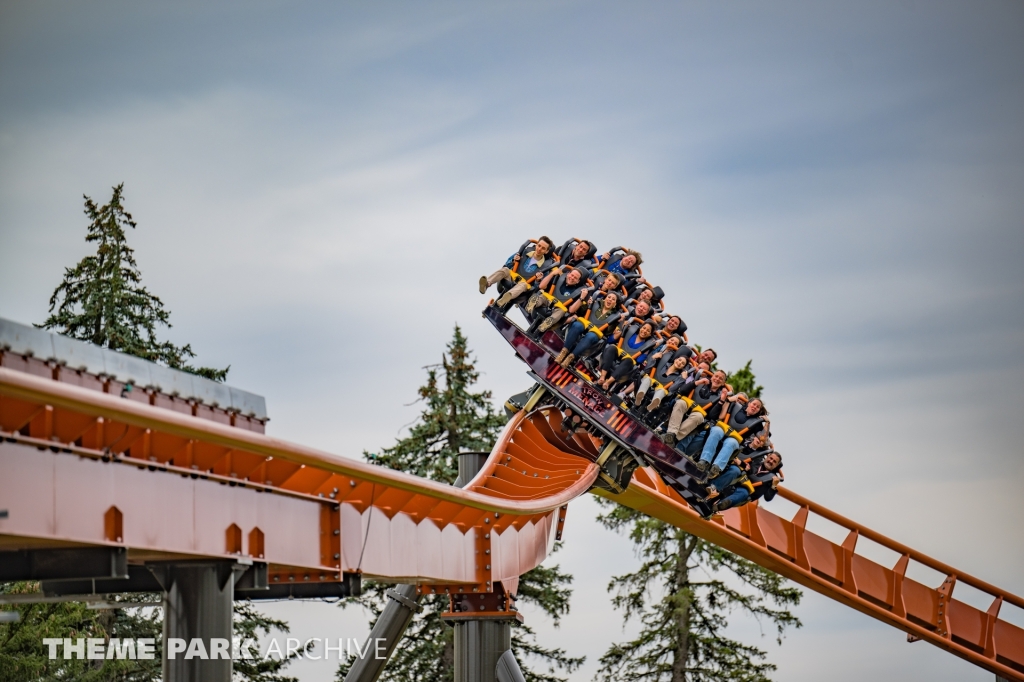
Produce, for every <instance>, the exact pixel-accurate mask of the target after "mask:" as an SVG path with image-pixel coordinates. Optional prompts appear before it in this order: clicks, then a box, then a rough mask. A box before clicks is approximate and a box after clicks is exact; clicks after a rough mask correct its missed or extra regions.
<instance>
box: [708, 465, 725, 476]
mask: <svg viewBox="0 0 1024 682" xmlns="http://www.w3.org/2000/svg"><path fill="white" fill-rule="evenodd" d="M721 473H722V470H721V469H720V468H719V467H718V466H717V465H713V466H712V467H711V471H709V472H708V478H718V476H719V474H721Z"/></svg>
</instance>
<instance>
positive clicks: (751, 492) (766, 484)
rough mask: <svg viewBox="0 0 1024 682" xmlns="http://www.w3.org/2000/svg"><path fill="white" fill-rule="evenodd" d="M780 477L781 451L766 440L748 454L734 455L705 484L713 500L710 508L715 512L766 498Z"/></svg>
mask: <svg viewBox="0 0 1024 682" xmlns="http://www.w3.org/2000/svg"><path fill="white" fill-rule="evenodd" d="M765 440H767V438H766V439H765ZM783 479H784V476H783V475H782V455H780V454H779V453H778V452H776V451H775V450H774V449H773V448H772V447H771V446H770V443H769V444H768V446H767V447H762V448H760V449H759V450H757V451H755V452H754V453H752V454H751V455H750V456H748V457H742V458H736V459H734V460H733V462H732V463H731V464H730V465H729V466H727V467H726V468H725V470H724V471H723V472H722V473H721V474H719V475H718V476H717V477H716V478H715V479H713V480H712V481H711V482H710V483H709V484H708V486H707V491H708V501H711V500H714V502H713V503H712V509H713V510H714V511H716V512H722V511H725V510H726V509H732V508H733V507H742V506H743V505H745V504H747V503H748V502H752V501H753V500H758V499H761V498H764V500H765V501H766V502H769V501H771V500H772V498H774V497H775V494H776V492H777V491H778V488H779V483H781V482H782V480H783Z"/></svg>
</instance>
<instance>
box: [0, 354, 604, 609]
mask: <svg viewBox="0 0 1024 682" xmlns="http://www.w3.org/2000/svg"><path fill="white" fill-rule="evenodd" d="M0 430H2V431H4V432H5V436H4V437H5V438H6V440H7V442H4V443H3V444H2V445H0V466H3V467H4V468H5V469H7V473H8V475H5V476H3V477H0V492H2V493H3V494H4V495H5V496H6V497H7V498H9V499H12V500H14V502H13V503H12V504H7V503H6V502H5V506H7V507H9V511H10V515H9V517H8V518H7V519H2V520H0V546H2V547H4V548H8V549H10V548H18V547H29V546H31V547H43V546H58V545H65V544H100V545H102V544H112V545H117V546H126V547H127V548H128V549H129V558H130V560H152V559H156V558H168V557H181V556H234V555H236V554H237V553H238V552H239V551H240V548H244V542H242V538H250V541H249V545H250V547H249V548H248V551H246V552H245V553H246V554H249V555H251V556H256V557H258V558H265V559H266V560H267V561H268V562H269V563H270V573H271V576H272V580H273V579H276V580H278V581H279V580H309V579H312V580H337V579H339V578H340V572H341V571H342V570H346V571H347V570H353V571H359V572H362V573H364V574H365V575H367V576H369V577H374V576H381V577H389V578H394V579H399V580H408V581H414V582H420V583H431V584H439V585H444V584H446V583H453V584H456V583H457V584H463V585H467V586H470V585H472V586H478V587H480V588H484V589H486V588H488V586H489V584H491V583H493V582H496V581H498V580H506V581H514V580H515V579H516V578H517V577H518V576H519V575H521V574H522V573H525V572H526V571H528V570H530V569H531V568H533V567H535V566H537V565H538V564H539V563H540V562H541V561H543V559H544V558H545V556H546V555H547V553H548V551H550V549H551V547H552V545H553V543H554V538H555V535H556V532H557V524H558V518H559V517H560V515H561V514H562V512H561V511H560V508H561V507H563V506H564V505H566V504H567V503H568V502H569V501H571V500H573V499H575V498H576V497H578V496H579V495H581V494H583V493H584V492H586V491H587V490H588V489H589V488H590V486H591V484H592V483H593V481H594V480H595V479H596V478H597V476H598V467H597V466H596V465H595V464H593V463H592V462H588V461H585V460H582V459H580V458H578V457H576V456H575V455H573V454H571V453H563V452H560V451H558V450H557V449H555V448H554V447H552V446H551V445H549V444H547V443H546V441H544V439H543V438H542V437H541V436H540V435H539V432H538V431H537V429H536V428H535V427H534V426H533V425H532V424H531V423H530V420H527V419H525V418H524V416H523V415H518V416H516V417H515V418H513V419H512V420H511V421H510V422H509V424H508V425H507V426H506V428H505V430H504V431H503V433H502V435H501V437H500V439H499V441H498V444H497V445H496V447H495V450H494V452H493V453H492V455H491V457H490V459H489V461H488V464H487V465H486V466H485V469H484V471H483V472H481V474H480V475H479V476H477V477H476V478H475V479H474V480H473V481H471V482H470V483H469V485H467V486H466V487H465V488H463V489H459V488H454V487H452V486H450V485H445V484H441V483H437V482H433V481H428V480H425V479H422V478H418V477H416V476H411V475H408V474H404V473H402V472H398V471H393V470H390V469H386V468H384V467H379V466H373V465H370V464H366V463H364V462H360V461H357V460H353V459H348V458H343V457H337V456H333V455H330V454H328V453H325V452H321V451H319V450H314V449H312V448H306V447H302V446H298V445H294V444H290V443H286V442H283V441H280V440H277V439H274V438H271V437H269V436H266V435H263V434H260V433H256V432H252V431H247V430H245V429H238V428H233V427H231V426H228V425H224V424H219V423H217V422H214V421H207V420H203V419H198V418H196V417H195V416H192V415H187V414H183V413H179V412H177V411H175V410H172V409H161V408H159V407H156V406H153V405H149V404H145V403H140V402H137V401H134V400H128V399H122V398H119V397H116V396H114V395H110V394H107V393H103V392H100V391H97V390H92V389H89V388H83V387H81V386H77V385H72V384H69V383H63V382H60V381H55V380H52V379H47V378H42V377H41V376H35V375H33V374H30V373H25V372H18V371H13V370H11V369H6V368H0ZM37 449H38V450H42V451H43V452H42V454H40V453H38V452H37ZM502 457H504V458H505V459H503V460H501V461H500V462H499V461H498V460H499V458H502ZM570 460H574V461H572V462H570ZM97 462H104V463H106V464H107V466H106V468H104V467H103V466H95V463H97ZM90 465H92V466H90ZM110 465H117V466H115V467H114V468H111V467H110ZM513 465H514V466H513ZM28 472H35V474H34V475H24V474H27V473H28ZM522 472H526V473H525V474H524V473H522ZM18 474H23V475H21V476H19V475H18ZM154 477H157V478H154ZM76 478H78V479H80V480H82V481H83V482H90V484H89V485H84V486H76V485H75V484H74V480H75V479H76ZM182 479H185V480H184V481H182ZM154 481H159V483H154ZM220 484H223V485H226V486H230V487H229V488H226V489H225V488H223V487H221V485H220ZM510 486H511V487H510ZM265 492H269V493H274V495H271V496H264V495H257V494H256V493H265ZM147 502H148V503H150V506H149V507H148V508H147ZM19 504H20V505H22V506H21V507H19ZM51 507H52V508H54V509H57V512H56V516H54V517H53V518H50V519H49V520H46V519H43V521H45V522H40V523H36V522H34V521H33V519H39V518H41V517H42V516H45V515H46V514H49V512H48V511H47V510H48V509H50V508H51ZM200 508H201V509H200ZM83 509H92V510H93V511H92V513H93V514H94V516H96V519H93V518H92V517H90V516H89V515H84V516H83V514H82V510H83ZM111 509H115V512H111ZM168 509H170V510H171V511H168ZM197 509H199V511H196V510H197ZM200 512H202V513H200ZM115 514H116V516H117V518H119V519H121V523H122V525H123V526H124V532H123V534H122V536H120V537H122V539H121V540H119V539H118V537H119V536H115V535H111V534H110V533H109V532H107V530H106V528H107V526H109V525H110V524H109V523H107V522H106V521H105V520H104V519H106V517H107V516H113V515H115ZM175 515H177V516H178V517H179V518H178V521H177V523H176V522H175V519H174V518H168V516H172V517H173V516H175ZM101 517H102V518H101ZM150 517H152V519H153V521H152V522H153V525H154V526H160V527H161V528H162V529H163V534H162V535H161V534H160V533H159V532H158V530H159V529H157V530H154V529H153V528H146V527H143V525H144V524H142V525H140V520H142V519H148V518H150ZM186 517H187V518H186ZM289 517H292V518H289ZM83 519H84V520H83ZM157 519H159V522H157ZM424 520H429V521H430V522H431V523H430V524H423V523H421V522H422V521H424ZM94 521H95V522H94ZM292 522H295V523H294V526H293V527H292V528H291V529H289V528H288V527H287V526H288V524H289V523H292ZM208 526H212V527H208ZM232 526H234V527H235V528H237V531H236V530H235V528H232ZM371 527H372V530H373V532H372V533H371V532H369V530H370V528H371ZM449 528H450V529H451V532H449V530H448V529H449ZM133 529H134V530H133ZM484 536H486V538H484ZM154 538H155V539H154ZM251 538H256V540H255V541H253V540H252V539H251ZM300 538H301V539H300ZM313 544H315V545H316V546H315V548H313V547H311V546H312V545H313ZM492 545H493V548H492ZM253 546H257V547H258V548H259V550H258V551H256V552H254V550H253ZM492 549H493V552H492V551H491V550H492ZM263 555H265V556H263Z"/></svg>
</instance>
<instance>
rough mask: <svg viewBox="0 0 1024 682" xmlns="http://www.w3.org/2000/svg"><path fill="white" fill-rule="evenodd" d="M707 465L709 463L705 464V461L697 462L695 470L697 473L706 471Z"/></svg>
mask: <svg viewBox="0 0 1024 682" xmlns="http://www.w3.org/2000/svg"><path fill="white" fill-rule="evenodd" d="M708 464H709V462H707V461H705V460H703V459H702V460H698V462H697V470H698V471H707V470H708Z"/></svg>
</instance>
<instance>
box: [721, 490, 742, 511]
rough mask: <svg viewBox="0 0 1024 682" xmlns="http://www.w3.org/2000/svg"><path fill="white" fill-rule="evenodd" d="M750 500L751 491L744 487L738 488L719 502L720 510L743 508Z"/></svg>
mask: <svg viewBox="0 0 1024 682" xmlns="http://www.w3.org/2000/svg"><path fill="white" fill-rule="evenodd" d="M749 499H750V491H749V490H747V489H746V488H744V487H743V486H737V488H736V489H735V490H733V491H732V492H731V493H729V494H728V495H726V496H725V497H723V498H722V501H721V502H719V503H718V504H719V508H720V509H732V508H733V507H741V506H743V505H745V504H746V503H747V501H748V500H749Z"/></svg>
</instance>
